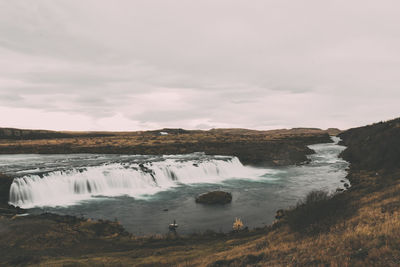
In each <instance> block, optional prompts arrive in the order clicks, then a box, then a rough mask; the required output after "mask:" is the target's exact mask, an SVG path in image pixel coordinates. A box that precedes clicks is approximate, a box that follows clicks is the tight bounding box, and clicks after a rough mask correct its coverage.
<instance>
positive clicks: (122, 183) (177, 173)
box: [9, 157, 259, 208]
mask: <svg viewBox="0 0 400 267" xmlns="http://www.w3.org/2000/svg"><path fill="white" fill-rule="evenodd" d="M257 175H259V173H257V169H253V168H248V167H244V166H243V165H242V164H241V162H240V161H239V159H238V158H236V157H229V158H226V157H225V158H222V157H221V158H218V157H214V158H211V159H207V160H184V159H182V160H180V159H177V158H168V157H165V158H164V159H163V160H160V161H154V162H146V163H130V162H119V163H115V162H114V163H110V164H102V165H99V166H90V167H86V168H83V169H82V168H74V169H72V170H67V171H66V170H60V171H52V172H49V173H46V174H30V175H25V176H23V177H19V178H15V179H14V181H13V183H12V185H11V188H10V199H9V203H10V204H11V205H14V206H19V207H22V208H32V207H40V206H68V205H72V204H76V203H77V202H79V201H82V200H87V199H91V198H93V197H95V196H105V197H114V196H122V195H126V196H130V197H141V196H146V195H152V194H155V193H157V192H160V191H163V190H167V189H169V188H172V187H175V186H178V185H179V184H193V183H220V182H222V181H223V180H227V179H232V178H235V177H256V176H257Z"/></svg>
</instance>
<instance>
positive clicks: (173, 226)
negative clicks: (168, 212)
mask: <svg viewBox="0 0 400 267" xmlns="http://www.w3.org/2000/svg"><path fill="white" fill-rule="evenodd" d="M168 228H169V230H170V231H171V232H175V231H176V228H178V224H177V223H176V220H175V219H174V223H171V224H170V225H169V226H168Z"/></svg>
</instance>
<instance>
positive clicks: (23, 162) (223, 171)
mask: <svg viewBox="0 0 400 267" xmlns="http://www.w3.org/2000/svg"><path fill="white" fill-rule="evenodd" d="M333 141H334V143H327V144H317V145H311V146H309V147H310V148H311V149H313V150H314V151H315V152H316V153H315V154H313V155H310V156H309V158H310V160H311V162H310V163H309V164H306V165H301V166H288V167H273V168H272V167H271V168H254V167H249V166H243V165H242V164H241V162H240V160H239V159H238V158H236V157H229V156H209V155H205V154H204V153H193V154H187V155H165V156H145V155H100V154H67V155H25V154H23V155H1V156H0V173H6V174H9V175H13V176H15V177H16V178H15V179H14V182H13V184H12V185H11V188H10V199H9V202H10V204H12V205H15V206H20V207H22V208H26V209H29V213H32V214H36V213H42V212H44V211H46V212H53V213H58V214H69V215H77V216H83V217H87V218H93V219H109V220H114V219H117V220H119V221H120V222H121V223H122V224H123V225H124V227H125V228H126V229H127V230H128V231H130V232H132V233H134V234H139V235H140V234H154V233H165V232H167V231H168V224H169V223H171V222H172V221H173V220H174V219H175V220H176V221H177V223H178V224H179V228H178V231H179V232H180V233H193V232H203V231H205V230H213V231H223V232H225V231H229V230H230V229H231V227H232V223H233V220H234V218H235V217H239V218H241V219H242V220H243V222H244V223H245V224H246V225H247V226H249V227H250V228H252V227H260V226H263V225H265V224H270V223H271V222H272V221H273V219H274V215H275V211H276V210H277V209H280V208H287V207H290V206H293V205H295V204H296V202H297V201H298V200H299V199H301V198H303V197H304V196H305V195H306V194H307V193H308V192H309V191H311V190H315V189H318V190H326V191H330V192H333V191H335V190H336V189H337V188H344V187H343V182H341V180H345V182H347V183H348V181H347V180H346V179H345V176H346V174H347V173H346V168H347V167H348V163H347V162H346V161H344V160H342V159H340V158H338V155H339V153H340V152H341V151H342V150H343V149H344V147H343V146H339V145H338V144H337V143H338V141H339V139H338V138H336V137H333ZM212 190H223V191H228V192H231V193H232V196H233V200H232V203H230V204H227V205H215V206H205V205H202V204H196V203H195V201H194V199H195V196H196V195H198V194H201V193H204V192H208V191H212Z"/></svg>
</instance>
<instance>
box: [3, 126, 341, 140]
mask: <svg viewBox="0 0 400 267" xmlns="http://www.w3.org/2000/svg"><path fill="white" fill-rule="evenodd" d="M161 132H164V133H168V134H172V135H177V134H199V133H206V132H207V133H215V134H228V135H293V134H321V133H328V134H329V135H337V134H338V133H340V132H341V131H340V130H339V129H336V128H329V129H327V130H321V129H318V128H293V129H277V130H266V131H260V130H251V129H242V128H217V129H211V130H209V131H202V130H185V129H182V128H164V129H159V130H151V131H130V132H106V131H49V130H31V129H17V128H0V139H8V140H37V139H57V138H76V137H107V136H137V135H148V134H150V135H158V134H160V133H161Z"/></svg>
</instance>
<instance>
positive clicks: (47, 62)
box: [0, 0, 400, 130]
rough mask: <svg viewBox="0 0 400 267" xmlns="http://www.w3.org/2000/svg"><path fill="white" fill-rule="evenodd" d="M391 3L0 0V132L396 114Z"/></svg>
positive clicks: (281, 122) (284, 124) (309, 122)
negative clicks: (13, 129)
mask: <svg viewBox="0 0 400 267" xmlns="http://www.w3.org/2000/svg"><path fill="white" fill-rule="evenodd" d="M399 10H400V2H399V1H398V0H393V1H385V0H380V1H376V0H374V1H369V0H352V1H348V0H343V1H333V0H330V1H322V0H312V1H307V0H304V1H293V0H291V1H286V0H275V1H269V0H264V1H257V0H251V1H249V0H244V1H236V0H227V1H220V0H209V1H208V0H201V1H199V0H197V1H191V0H180V1H170V0H160V1H152V0H143V1H128V0H127V1H116V0H112V1H111V0H109V1H100V0H76V1H73V0H65V1H62V0H48V1H42V0H35V1H31V0H26V1H18V0H0V127H18V128H44V129H54V130H139V129H155V128H162V127H181V128H189V129H209V128H216V127H241V128H255V129H273V128H291V127H307V126H308V127H320V128H327V127H339V128H342V129H346V128H349V127H353V126H361V125H364V124H367V123H371V122H375V121H380V120H386V119H390V118H394V117H398V116H400V101H399V100H400V15H399Z"/></svg>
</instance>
